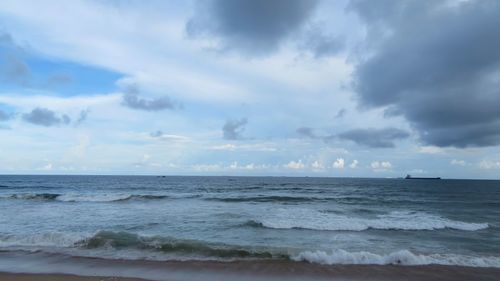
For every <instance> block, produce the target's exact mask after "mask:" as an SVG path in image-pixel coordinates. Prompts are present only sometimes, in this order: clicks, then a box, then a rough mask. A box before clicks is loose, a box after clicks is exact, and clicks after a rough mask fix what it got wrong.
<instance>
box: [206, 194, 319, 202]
mask: <svg viewBox="0 0 500 281" xmlns="http://www.w3.org/2000/svg"><path fill="white" fill-rule="evenodd" d="M206 200H209V201H221V202H235V203H236V202H309V201H317V200H324V199H323V198H313V197H295V196H279V195H272V196H255V197H222V198H216V197H212V198H206Z"/></svg>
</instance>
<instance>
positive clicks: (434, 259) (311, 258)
mask: <svg viewBox="0 0 500 281" xmlns="http://www.w3.org/2000/svg"><path fill="white" fill-rule="evenodd" d="M292 259H293V260H295V261H308V262H311V263H319V264H327V265H335V264H376V265H389V264H391V265H430V264H438V265H456V266H471V267H497V268H500V258H499V257H473V256H466V255H457V254H430V255H422V254H414V253H412V252H410V251H408V250H401V251H397V252H392V253H389V254H386V255H381V254H375V253H370V252H365V251H362V252H348V251H344V250H341V249H339V250H334V251H331V252H325V251H305V252H302V253H300V254H298V255H296V256H293V257H292Z"/></svg>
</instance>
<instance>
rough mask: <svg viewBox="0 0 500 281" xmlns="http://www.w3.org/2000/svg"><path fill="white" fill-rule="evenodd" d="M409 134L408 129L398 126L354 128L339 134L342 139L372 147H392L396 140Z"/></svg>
mask: <svg viewBox="0 0 500 281" xmlns="http://www.w3.org/2000/svg"><path fill="white" fill-rule="evenodd" d="M409 136H410V134H409V133H408V132H407V131H404V130H401V129H397V128H384V129H353V130H349V131H346V132H343V133H341V134H338V135H337V137H338V138H340V139H344V140H350V141H353V142H355V143H357V144H358V145H362V146H367V147H371V148H391V147H394V146H395V145H394V141H396V140H402V139H406V138H408V137H409Z"/></svg>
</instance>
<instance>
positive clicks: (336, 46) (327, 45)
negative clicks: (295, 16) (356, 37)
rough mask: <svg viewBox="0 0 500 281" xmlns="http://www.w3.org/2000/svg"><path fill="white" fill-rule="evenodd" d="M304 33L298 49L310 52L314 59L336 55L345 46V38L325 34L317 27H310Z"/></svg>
mask: <svg viewBox="0 0 500 281" xmlns="http://www.w3.org/2000/svg"><path fill="white" fill-rule="evenodd" d="M305 34H306V35H305V36H304V38H303V40H302V43H300V44H299V49H302V50H304V51H307V52H310V53H311V54H312V55H313V56H314V57H315V58H316V59H321V58H325V57H330V56H334V55H337V54H338V53H340V52H341V51H342V50H343V49H344V47H345V38H342V37H334V36H332V35H325V34H324V32H323V31H322V30H321V29H320V28H319V27H314V28H311V29H310V30H307V32H306V33H305Z"/></svg>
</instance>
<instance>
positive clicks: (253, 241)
mask: <svg viewBox="0 0 500 281" xmlns="http://www.w3.org/2000/svg"><path fill="white" fill-rule="evenodd" d="M19 250H22V251H42V252H47V253H62V254H69V255H73V256H91V257H94V256H95V257H104V258H110V259H116V258H119V259H152V260H193V259H196V260H235V259H291V260H305V261H309V262H313V263H322V264H408V265H417V264H447V265H466V266H481V267H485V266H490V267H500V181H492V180H491V181H487V180H404V179H355V178H312V177H308V178H289V177H202V176H200V177H188V176H185V177H184V176H178V177H177V176H172V177H156V176H6V175H4V176H0V251H19Z"/></svg>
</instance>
